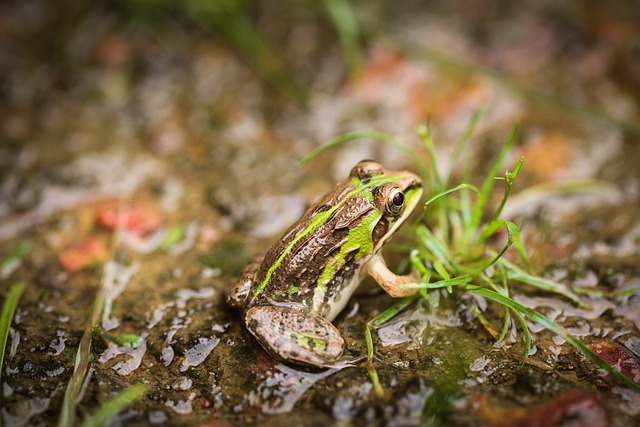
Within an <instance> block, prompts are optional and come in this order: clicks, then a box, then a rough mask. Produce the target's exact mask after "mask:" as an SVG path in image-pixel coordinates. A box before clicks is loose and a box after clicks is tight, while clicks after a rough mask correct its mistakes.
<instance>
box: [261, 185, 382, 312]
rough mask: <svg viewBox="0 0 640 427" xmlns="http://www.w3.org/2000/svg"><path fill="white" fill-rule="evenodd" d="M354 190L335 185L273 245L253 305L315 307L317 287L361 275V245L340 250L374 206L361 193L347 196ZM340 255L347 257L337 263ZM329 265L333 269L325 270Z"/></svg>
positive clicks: (333, 286)
mask: <svg viewBox="0 0 640 427" xmlns="http://www.w3.org/2000/svg"><path fill="white" fill-rule="evenodd" d="M354 189H355V187H354V186H353V185H352V184H351V183H349V182H348V181H345V182H342V183H339V184H337V185H336V187H334V189H333V191H331V192H329V193H327V194H326V195H325V196H323V197H322V198H321V199H320V200H318V201H317V202H316V203H315V204H314V205H313V206H311V207H310V208H309V209H308V210H307V212H305V214H304V215H303V217H302V218H301V219H300V221H298V222H297V223H296V224H294V225H293V226H292V227H291V228H290V229H289V230H288V231H287V232H286V233H285V234H284V236H283V237H282V238H281V239H280V240H279V241H278V242H277V243H276V244H274V245H273V247H271V249H269V251H268V252H267V253H266V255H265V257H264V260H263V262H262V264H261V266H260V268H259V270H258V272H257V274H256V277H255V280H254V283H253V286H252V289H251V294H250V295H251V298H252V305H260V304H267V303H269V302H272V301H277V302H283V303H295V304H302V305H304V306H306V307H309V308H311V307H312V306H313V305H314V301H313V299H314V294H315V295H316V298H317V292H316V291H317V288H318V286H323V287H325V288H326V289H328V290H329V292H328V294H330V293H331V292H334V291H335V290H336V288H340V286H341V285H342V284H343V282H348V281H350V280H351V279H352V278H353V277H354V276H355V275H356V274H357V273H358V271H359V266H360V265H361V263H362V262H363V261H364V260H362V259H360V260H359V261H360V262H359V263H355V262H354V257H355V255H356V253H357V250H355V249H357V248H354V250H353V251H350V252H349V253H342V254H341V253H340V251H341V250H343V252H344V245H345V242H346V241H347V238H348V236H349V232H350V230H351V229H353V227H355V226H357V225H358V224H359V222H360V221H362V218H363V217H365V216H366V215H367V214H368V212H371V211H373V210H374V209H375V205H374V203H373V202H372V201H371V200H365V199H363V198H362V197H351V198H350V197H346V196H345V195H346V194H348V193H349V192H351V191H354ZM338 257H343V258H342V259H341V261H340V262H339V263H335V260H336V259H337V258H338ZM331 263H334V265H335V269H334V270H331V268H329V269H328V268H327V266H328V265H329V264H331ZM327 271H329V272H330V274H328V273H327ZM319 282H322V283H319ZM327 296H330V295H327ZM316 305H317V301H316Z"/></svg>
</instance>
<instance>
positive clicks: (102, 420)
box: [81, 384, 147, 427]
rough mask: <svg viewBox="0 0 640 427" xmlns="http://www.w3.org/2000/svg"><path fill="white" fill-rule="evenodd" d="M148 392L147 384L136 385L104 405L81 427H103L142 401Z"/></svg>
mask: <svg viewBox="0 0 640 427" xmlns="http://www.w3.org/2000/svg"><path fill="white" fill-rule="evenodd" d="M146 392H147V386H146V385H145V384H134V385H132V386H130V387H128V388H127V389H125V390H124V391H122V392H121V393H120V394H118V395H117V396H115V397H113V398H112V399H110V400H109V401H108V402H107V403H105V404H104V405H102V406H101V407H100V409H98V411H97V412H96V413H95V414H93V415H90V416H89V417H88V418H86V419H85V420H84V422H83V423H82V425H81V427H101V426H103V425H105V424H106V423H107V422H108V421H109V420H110V419H111V418H113V417H114V416H116V415H117V414H118V412H120V411H122V410H123V409H125V408H126V407H127V406H129V405H131V404H132V403H133V402H135V401H136V400H138V399H140V398H141V397H142V396H144V395H145V393H146Z"/></svg>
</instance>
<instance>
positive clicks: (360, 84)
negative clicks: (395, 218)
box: [0, 1, 640, 426]
mask: <svg viewBox="0 0 640 427" xmlns="http://www.w3.org/2000/svg"><path fill="white" fill-rule="evenodd" d="M271 3H273V4H264V5H261V6H256V7H253V8H249V9H248V12H247V14H246V16H245V18H246V19H248V20H249V22H250V23H252V25H253V26H254V28H256V29H257V30H258V31H259V32H260V34H262V36H263V38H264V40H266V42H267V45H268V46H270V48H271V50H272V51H273V52H274V54H275V56H277V57H278V58H279V59H280V61H281V63H282V67H281V68H280V66H276V67H275V69H276V72H275V74H276V77H278V76H280V77H281V76H282V75H280V74H278V73H285V74H283V75H286V76H287V78H288V79H289V80H287V81H288V82H289V83H284V84H283V83H281V82H280V80H279V79H278V78H274V77H273V75H274V74H273V73H274V72H271V73H266V75H265V72H264V69H261V68H260V66H256V64H255V62H254V61H252V59H251V57H250V56H249V57H248V56H247V53H246V52H244V53H242V52H241V50H242V49H240V48H239V47H238V43H237V41H235V39H234V38H233V36H230V34H231V33H229V30H225V29H223V27H222V26H221V25H222V24H221V22H223V21H224V19H220V18H219V17H218V18H215V19H213V18H211V19H209V20H208V19H207V16H204V17H203V16H201V15H197V14H196V15H194V13H193V11H192V10H191V11H189V10H187V8H184V9H181V8H175V7H170V6H166V7H159V8H149V7H145V6H144V4H143V3H140V2H135V1H124V2H120V3H117V4H115V5H107V4H97V5H93V6H90V7H79V6H72V5H71V4H66V7H62V8H60V7H58V6H54V5H50V4H49V3H48V2H29V3H28V4H26V3H23V2H8V3H6V4H3V5H2V6H0V117H1V119H0V242H1V244H0V257H1V258H0V259H1V260H2V261H3V264H2V270H1V271H0V291H1V293H2V295H3V296H4V295H6V292H7V291H8V289H9V287H10V285H12V284H13V283H16V282H18V281H21V280H22V281H24V282H25V283H26V284H27V288H26V291H25V293H24V295H23V297H22V300H21V302H20V305H19V307H18V311H17V314H16V318H15V321H14V323H13V325H12V329H11V331H10V338H9V341H8V346H7V351H6V356H5V361H4V367H3V372H2V391H1V393H2V394H1V400H0V406H1V412H2V422H3V423H4V425H7V426H23V425H52V424H55V423H56V421H57V420H58V417H59V414H60V408H61V405H62V400H63V397H64V393H65V388H66V387H67V384H68V382H69V380H70V377H71V374H72V372H73V366H74V365H73V361H74V358H75V355H76V351H77V349H78V345H79V343H80V340H81V337H82V334H83V332H85V330H87V328H89V327H90V325H91V312H92V306H93V304H94V302H95V301H96V297H97V295H100V294H101V292H104V293H103V294H102V295H104V297H105V301H104V302H105V304H104V310H103V311H102V314H101V315H100V317H99V319H98V320H99V321H98V323H99V324H100V325H101V328H102V333H100V332H99V331H98V332H95V334H94V339H93V347H92V355H93V357H92V360H91V362H90V365H89V371H88V375H87V379H86V381H85V382H84V385H83V387H82V390H81V396H80V401H79V404H78V407H77V411H76V416H77V420H78V423H79V422H80V421H81V420H83V419H85V418H86V417H87V416H88V415H89V414H91V413H94V412H95V411H96V410H97V409H98V408H99V407H100V406H101V405H102V404H104V402H106V401H107V400H108V399H109V398H111V397H113V396H115V395H116V394H117V393H118V392H120V391H122V390H123V389H124V388H125V387H126V386H127V385H129V384H134V383H139V382H143V383H146V384H148V386H149V391H148V393H147V395H146V396H145V397H144V398H142V399H141V400H140V401H138V402H136V403H135V404H133V405H132V406H130V407H128V408H127V409H125V410H124V411H123V412H121V413H120V414H119V415H118V417H117V419H116V420H115V421H114V424H113V425H119V424H122V425H145V424H160V425H162V424H165V425H212V426H218V425H241V424H251V423H260V424H261V425H262V424H264V425H274V426H275V425H331V424H336V425H351V424H354V425H365V424H366V425H369V424H374V423H375V424H381V425H383V424H384V425H387V424H388V425H418V424H420V425H490V426H502V425H510V424H511V423H512V422H514V420H517V421H516V422H518V423H520V424H521V425H538V424H535V423H536V422H540V421H541V420H545V421H546V422H551V423H554V424H552V425H589V426H599V425H613V426H628V425H638V423H639V420H640V409H639V408H640V397H639V395H638V394H637V393H634V392H633V391H631V390H629V389H628V388H626V387H624V386H621V385H619V384H617V383H616V382H615V381H613V380H612V379H610V378H609V377H607V376H604V375H603V374H602V373H601V372H600V371H599V370H598V368H597V367H596V366H595V365H593V364H592V363H591V362H589V361H587V360H586V359H585V358H584V357H583V356H582V355H580V354H579V353H578V352H577V351H575V350H574V349H573V348H572V347H571V346H569V345H568V344H567V343H565V342H564V340H563V339H559V338H558V337H554V336H553V334H551V333H550V332H548V331H545V330H543V329H541V328H540V327H539V326H537V325H536V324H535V323H530V327H531V330H532V340H533V346H534V347H533V349H534V351H533V354H532V355H531V356H530V357H529V358H528V359H527V360H525V359H524V358H523V357H522V354H523V343H522V341H523V340H522V336H521V335H520V334H518V335H514V336H510V337H508V339H507V341H506V343H505V344H504V345H502V346H501V348H495V347H494V342H495V340H494V338H493V337H492V336H491V335H490V334H489V333H488V332H487V330H486V328H485V327H483V326H482V325H481V323H480V322H479V321H478V320H477V319H476V316H475V315H474V312H473V311H472V309H471V306H472V302H476V303H478V304H479V305H480V307H484V305H483V304H482V301H480V302H478V300H474V301H472V297H471V296H470V295H463V294H461V293H453V294H452V295H450V294H447V293H446V292H444V291H443V292H442V293H434V298H436V299H437V300H438V301H439V304H438V306H437V307H434V306H432V305H431V304H429V303H427V302H418V303H416V304H414V305H412V306H410V307H409V308H408V309H407V310H406V311H405V312H403V313H402V314H401V315H399V316H398V317H396V318H394V319H392V320H391V321H390V322H389V323H387V324H386V325H384V326H382V327H381V328H379V329H378V330H377V331H376V332H375V333H374V342H375V352H376V353H375V354H376V357H375V366H376V368H377V369H378V373H379V375H380V379H381V383H382V386H383V387H384V389H385V393H386V395H385V398H383V399H379V398H377V397H376V396H375V394H374V391H373V385H372V382H371V379H370V377H369V375H368V374H367V371H366V369H365V368H364V366H362V365H360V366H356V367H353V368H347V369H342V370H334V369H330V370H317V371H314V370H305V369H301V368H298V367H295V366H288V365H286V364H282V363H278V362H276V361H274V360H273V359H272V358H271V357H270V356H269V355H267V354H266V353H265V352H264V351H263V350H262V349H261V347H260V346H259V345H258V344H257V343H256V342H255V341H254V339H253V338H252V337H251V336H250V334H249V333H248V332H247V331H246V330H245V328H244V326H243V325H242V324H241V322H240V317H239V316H238V314H237V313H235V312H234V311H233V310H231V309H230V308H228V307H227V306H226V305H225V303H224V294H225V292H226V291H227V290H228V289H229V288H230V287H231V286H233V285H234V284H235V281H236V280H237V279H238V277H239V275H240V272H241V271H242V268H243V267H244V265H245V263H246V262H247V260H249V259H253V258H256V257H259V256H260V255H261V254H263V253H264V251H265V250H266V249H268V247H269V245H270V244H271V243H272V242H273V241H274V240H275V239H276V238H277V237H278V235H279V233H281V232H282V231H283V230H285V229H286V228H287V227H288V226H289V225H290V224H291V223H292V222H294V221H295V220H296V219H297V218H298V217H299V215H300V214H301V213H302V212H303V211H304V209H306V207H307V206H308V205H309V204H310V203H311V202H312V201H313V200H314V199H315V198H317V197H318V196H319V195H321V194H322V193H324V192H325V191H327V190H328V189H329V188H330V187H331V185H332V184H333V183H334V182H335V181H336V180H339V179H343V178H344V177H345V176H346V175H347V174H348V171H349V169H350V167H351V166H352V165H353V164H354V163H355V162H357V161H358V160H361V159H363V158H373V159H377V160H379V161H380V162H382V163H383V164H384V165H385V166H387V167H389V168H394V169H395V168H412V167H413V166H412V163H411V162H410V161H409V159H407V157H406V156H405V155H404V154H403V153H402V152H400V151H399V150H397V149H396V148H394V147H392V146H389V145H384V144H380V143H377V142H374V141H371V140H362V141H359V142H356V143H350V144H346V145H344V146H341V147H338V148H336V149H333V150H331V151H329V152H326V153H323V154H321V155H320V156H318V157H317V158H316V159H314V160H312V161H311V162H310V164H309V165H307V166H299V165H298V161H299V160H300V159H301V158H302V157H303V156H304V155H306V154H307V153H308V152H309V151H311V150H312V149H313V148H315V147H317V146H318V145H319V144H321V143H323V142H325V141H327V140H328V139H330V138H333V137H335V136H337V135H339V134H341V133H344V132H348V131H356V130H362V131H368V130H375V131H381V132H385V133H388V134H390V135H392V136H394V137H395V138H397V139H398V140H400V141H402V142H403V143H404V144H406V145H407V146H410V147H412V148H414V149H415V150H417V152H418V153H422V152H421V142H420V140H419V138H418V137H417V135H416V127H417V126H418V125H420V124H422V123H424V122H425V120H426V118H427V117H428V120H429V122H430V124H431V128H432V131H433V134H434V140H435V141H436V146H437V149H438V154H439V164H440V165H441V166H442V167H445V166H446V165H447V163H448V162H449V159H450V158H451V151H452V147H453V144H454V143H455V142H456V140H457V139H458V138H459V137H460V135H461V134H462V133H463V131H464V129H465V127H466V126H467V124H468V122H469V120H470V118H471V116H472V115H473V113H474V112H475V111H477V109H479V108H481V107H487V108H488V110H487V111H488V112H487V115H486V117H485V118H484V119H483V120H482V122H481V123H480V124H479V127H478V129H477V130H476V132H475V136H474V138H473V140H472V144H471V146H470V150H471V152H472V158H473V160H474V173H475V175H476V178H474V179H481V178H482V177H483V173H486V171H487V169H488V164H489V161H490V160H491V159H492V158H493V157H494V156H495V154H496V153H497V152H498V150H499V149H500V146H501V144H502V143H503V142H504V140H505V139H506V138H507V136H508V133H509V131H510V129H511V127H512V126H513V124H514V123H516V122H518V123H520V132H519V136H518V138H517V143H516V146H515V148H514V150H513V152H512V153H511V154H510V156H509V158H508V159H507V165H508V168H512V167H513V165H514V164H515V162H516V161H517V159H518V158H519V157H520V156H524V158H525V164H524V168H523V171H522V175H521V177H520V178H519V179H518V181H517V183H516V185H515V186H514V189H513V193H514V194H513V197H512V198H511V199H510V201H509V203H508V204H507V207H506V211H505V214H506V215H507V216H508V217H509V218H512V219H514V220H515V221H516V222H518V223H523V221H524V223H525V227H524V231H523V236H524V238H525V241H526V242H527V245H528V247H529V250H530V252H531V254H532V259H533V262H534V265H535V266H536V269H537V271H538V272H539V274H541V275H543V276H545V277H548V278H551V279H553V280H556V281H558V282H559V283H562V284H565V285H566V286H570V287H574V288H580V289H581V290H583V291H584V292H583V293H584V294H585V295H586V296H585V299H586V301H587V302H588V303H589V304H590V305H591V306H592V309H591V310H586V309H583V308H579V307H576V306H575V305H574V304H572V303H571V302H569V301H565V300H562V299H560V298H556V297H552V296H550V295H548V294H544V293H534V292H531V291H530V290H527V289H522V288H518V287H517V286H516V287H514V288H512V291H513V293H514V294H515V298H516V299H517V300H518V301H520V302H522V303H524V304H526V305H528V306H529V307H531V308H535V309H536V310H539V311H540V312H542V313H544V314H546V315H547V316H548V317H550V318H552V319H553V320H555V321H556V322H559V323H561V324H562V325H564V326H565V327H567V328H568V329H569V330H570V331H571V332H572V333H573V334H574V335H575V336H577V337H578V338H579V339H581V340H582V341H583V342H585V343H587V344H590V345H592V348H594V349H595V350H596V351H598V352H600V353H601V354H603V355H604V354H606V355H608V356H607V357H610V360H611V361H612V363H615V364H617V366H619V367H620V368H621V369H622V370H623V371H624V372H625V373H627V374H628V376H630V377H631V378H632V379H634V380H635V381H636V382H637V383H638V382H640V369H639V368H638V357H640V332H639V330H640V290H638V289H640V203H638V200H639V197H640V181H639V179H640V169H638V166H637V165H638V164H639V163H640V144H639V143H638V141H639V139H640V126H639V125H638V123H640V121H639V118H640V110H639V103H640V28H639V27H638V25H637V22H638V20H639V19H640V8H638V6H637V5H635V4H634V3H632V2H615V3H613V4H608V5H607V6H606V7H605V6H604V5H600V3H597V2H575V3H570V4H564V3H563V4H556V2H528V3H524V4H523V3H519V4H518V5H517V6H516V5H512V4H510V3H508V2H498V3H495V2H485V1H475V2H471V3H469V2H454V3H451V2H435V3H432V4H429V5H428V6H424V5H421V3H420V2H403V3H402V5H397V4H395V3H391V2H373V3H371V2H356V4H355V5H354V10H355V12H356V15H357V18H358V22H359V25H360V31H361V38H362V41H363V46H362V54H363V57H362V58H363V59H362V65H361V69H360V71H359V73H357V74H355V75H351V76H350V75H349V72H348V71H347V68H346V67H345V65H344V58H343V51H342V50H341V48H340V43H339V39H338V36H337V34H336V31H335V28H334V27H333V26H332V24H331V21H330V19H329V18H328V13H327V12H326V10H325V9H324V6H321V5H316V6H314V7H313V8H311V9H306V8H302V7H301V6H300V5H297V4H293V2H284V3H281V2H271ZM501 3H504V4H501ZM270 69H271V68H270ZM261 70H262V71H261ZM292 81H296V82H297V83H296V84H295V85H294V84H292V83H291V82H292ZM301 94H302V95H301ZM422 154H424V153H422ZM594 180H597V182H596V181H594ZM577 181H579V182H580V183H581V184H580V186H579V187H580V189H581V191H564V192H563V191H560V189H561V188H567V187H568V184H567V183H570V182H572V183H575V182H577ZM572 188H574V189H575V187H572ZM427 189H428V188H427ZM119 212H120V213H121V214H122V216H120V217H119V216H118V213H119ZM399 234H400V235H399V236H397V240H396V242H408V241H409V233H408V230H406V231H405V232H404V233H399ZM399 258H400V257H399V256H398V254H390V259H392V260H395V261H399ZM392 303H393V301H392V299H391V298H390V297H389V296H387V295H386V294H384V293H383V292H381V291H380V290H378V289H377V288H376V287H375V286H373V284H371V283H367V284H364V285H363V287H362V290H361V292H359V293H358V294H357V295H356V296H354V297H353V298H352V300H351V301H350V302H349V304H348V305H347V308H346V309H345V310H344V313H343V314H342V315H340V316H339V317H338V318H337V319H336V321H335V322H334V323H335V324H336V325H337V327H338V328H339V329H340V331H341V332H342V334H343V336H344V337H345V339H346V341H347V352H348V353H349V354H350V355H356V356H357V355H363V354H365V352H366V348H365V341H364V333H363V331H364V326H365V324H366V322H367V321H368V320H369V319H371V318H373V317H374V316H375V315H377V314H379V313H380V312H381V311H382V310H383V309H384V308H386V307H388V306H390V305H391V304H392ZM501 316H502V312H501V309H500V308H497V307H494V306H493V305H492V304H488V305H487V306H486V311H485V317H486V318H487V319H489V320H490V321H492V322H493V323H494V324H495V325H494V326H495V328H499V327H500V323H501ZM123 334H132V335H134V336H137V337H139V338H138V339H137V341H136V342H135V344H133V345H132V344H127V343H123V342H117V341H118V339H116V338H117V337H122V336H123ZM114 337H115V338H114Z"/></svg>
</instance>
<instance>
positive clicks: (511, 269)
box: [501, 259, 591, 310]
mask: <svg viewBox="0 0 640 427" xmlns="http://www.w3.org/2000/svg"><path fill="white" fill-rule="evenodd" d="M501 262H502V264H503V265H504V267H505V269H506V270H505V271H506V274H507V278H508V279H510V280H517V281H518V282H521V283H525V284H527V285H530V286H534V287H536V288H538V289H542V290H544V291H547V292H551V293H555V294H558V295H562V296H564V297H565V298H568V299H570V300H571V301H573V302H575V303H576V304H578V305H579V306H581V307H583V308H585V309H587V310H591V306H590V305H589V304H587V302H586V301H584V300H583V299H582V298H580V297H579V296H578V295H576V294H575V293H573V292H571V291H570V290H568V289H566V288H565V287H564V286H561V285H560V284H559V283H555V282H553V281H551V280H548V279H545V278H542V277H538V276H533V275H531V274H529V273H527V272H525V271H523V270H522V269H521V268H520V267H518V266H516V265H515V264H513V263H511V262H509V261H507V260H506V259H503V260H502V261H501Z"/></svg>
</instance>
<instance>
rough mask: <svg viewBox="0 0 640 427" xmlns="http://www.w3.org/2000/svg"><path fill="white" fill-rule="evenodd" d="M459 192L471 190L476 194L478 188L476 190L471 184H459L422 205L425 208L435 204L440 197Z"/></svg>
mask: <svg viewBox="0 0 640 427" xmlns="http://www.w3.org/2000/svg"><path fill="white" fill-rule="evenodd" d="M460 190H471V191H475V192H476V193H479V191H478V188H476V187H475V186H474V185H471V184H460V185H457V186H455V187H453V188H450V189H448V190H445V191H441V192H440V193H438V194H436V195H435V196H433V197H431V198H430V199H429V200H427V201H426V202H425V203H424V206H425V208H426V207H427V206H428V205H430V204H431V203H433V202H435V201H436V200H438V199H439V198H441V197H444V196H446V195H447V194H451V193H453V192H455V191H460Z"/></svg>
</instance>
